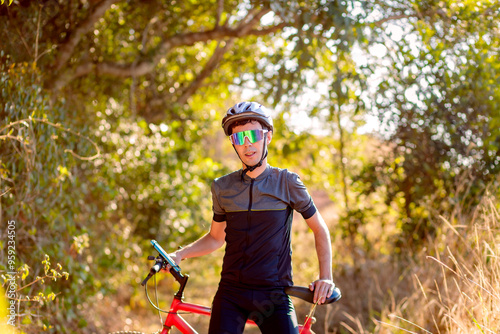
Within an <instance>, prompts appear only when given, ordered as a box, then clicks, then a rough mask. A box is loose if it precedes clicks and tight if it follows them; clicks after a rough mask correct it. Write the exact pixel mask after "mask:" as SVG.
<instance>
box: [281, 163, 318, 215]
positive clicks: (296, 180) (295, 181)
mask: <svg viewBox="0 0 500 334" xmlns="http://www.w3.org/2000/svg"><path fill="white" fill-rule="evenodd" d="M287 180H288V191H289V195H290V204H291V206H292V208H293V209H294V210H296V211H297V212H299V213H300V214H301V215H302V217H304V219H308V218H310V217H312V216H313V215H314V214H315V213H316V206H315V205H314V202H313V200H312V198H311V195H309V192H308V191H307V188H306V186H305V185H304V183H302V180H301V179H300V177H299V176H298V175H297V174H296V173H292V172H290V173H288V176H287Z"/></svg>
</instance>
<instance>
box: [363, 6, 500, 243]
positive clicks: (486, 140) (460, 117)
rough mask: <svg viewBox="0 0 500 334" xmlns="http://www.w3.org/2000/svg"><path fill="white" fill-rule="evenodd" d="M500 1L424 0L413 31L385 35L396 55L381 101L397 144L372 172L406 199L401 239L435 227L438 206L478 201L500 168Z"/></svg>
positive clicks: (388, 64)
mask: <svg viewBox="0 0 500 334" xmlns="http://www.w3.org/2000/svg"><path fill="white" fill-rule="evenodd" d="M498 9H499V5H498V3H497V2H495V1H483V2H479V3H468V2H467V3H464V2H462V1H446V2H439V3H434V2H416V3H415V10H416V13H417V17H416V18H413V19H411V18H409V19H407V20H406V24H405V26H404V28H402V30H401V31H404V35H400V36H397V35H396V36H394V37H393V39H391V36H390V35H389V36H388V35H385V34H384V33H381V35H380V36H382V38H380V39H378V40H377V41H378V43H380V44H382V45H385V46H386V47H387V49H386V50H387V57H384V63H383V66H384V68H385V71H386V75H385V78H384V80H382V81H381V82H380V84H379V85H378V90H377V92H376V95H375V96H374V97H373V101H375V103H374V107H375V108H374V109H375V112H376V113H377V114H378V116H379V118H380V120H381V123H382V124H383V126H384V128H383V131H384V132H383V135H384V136H385V138H386V142H387V145H388V146H390V147H392V151H391V154H390V155H388V156H386V157H385V158H384V159H381V160H379V161H378V162H375V163H373V164H372V165H371V166H367V167H366V170H365V172H366V174H365V181H367V182H368V183H370V184H378V185H379V186H380V185H383V186H385V187H387V189H388V191H387V197H386V198H387V202H388V203H390V202H395V203H399V205H400V206H401V209H402V212H403V215H402V217H401V221H400V223H401V228H402V230H403V234H402V238H401V244H404V243H407V240H409V241H410V244H417V245H418V244H420V243H421V242H422V240H423V239H424V238H425V236H426V235H427V234H428V233H432V227H431V224H430V217H429V210H436V212H437V213H438V214H440V213H442V212H445V211H449V210H450V208H453V207H455V206H457V205H460V206H461V208H462V209H463V210H464V211H467V210H469V211H470V210H474V208H475V206H476V205H477V203H478V200H479V198H480V196H481V195H482V194H483V192H484V191H485V189H486V186H487V185H488V184H489V183H490V182H492V181H493V180H495V178H496V175H498V172H499V171H500V169H499V168H500V153H499V148H500V145H499V144H500V132H499V130H498V129H499V128H498V124H499V121H500V118H499V117H500V115H499V114H498V106H499V102H500V91H499V90H498V87H499V85H498V84H499V83H500V72H499V66H498V62H497V59H498V56H499V43H500V35H499V33H498V32H499V19H500V17H499V13H500V12H499V10H498ZM384 28H385V30H384V31H389V30H390V29H387V27H384ZM392 28H394V26H393V27H392ZM404 29H406V30H404ZM393 30H394V29H393ZM457 188H458V189H459V190H458V191H456V189H457ZM370 189H372V190H373V189H374V188H373V187H371V188H370Z"/></svg>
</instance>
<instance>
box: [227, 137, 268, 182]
mask: <svg viewBox="0 0 500 334" xmlns="http://www.w3.org/2000/svg"><path fill="white" fill-rule="evenodd" d="M233 148H234V151H235V152H236V154H237V155H238V158H240V160H241V162H242V163H243V164H244V165H245V167H246V168H245V169H243V172H242V173H241V181H243V179H244V177H245V175H246V173H248V172H253V171H254V170H255V169H257V168H258V167H260V166H262V162H263V161H264V159H265V158H266V157H267V138H264V150H263V151H262V157H261V158H260V161H259V162H258V163H257V164H255V165H253V166H248V165H247V164H246V163H244V162H243V160H242V159H241V157H240V155H239V153H238V151H237V150H236V147H234V144H233Z"/></svg>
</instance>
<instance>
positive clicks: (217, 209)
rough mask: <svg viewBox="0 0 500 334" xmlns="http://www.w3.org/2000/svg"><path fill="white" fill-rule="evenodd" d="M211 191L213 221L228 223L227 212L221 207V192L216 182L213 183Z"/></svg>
mask: <svg viewBox="0 0 500 334" xmlns="http://www.w3.org/2000/svg"><path fill="white" fill-rule="evenodd" d="M211 191H212V210H213V212H214V216H213V220H214V221H215V222H218V223H222V222H224V221H226V212H225V211H224V209H223V208H222V206H221V205H220V201H219V197H218V195H219V191H218V187H217V184H216V181H214V182H212V187H211Z"/></svg>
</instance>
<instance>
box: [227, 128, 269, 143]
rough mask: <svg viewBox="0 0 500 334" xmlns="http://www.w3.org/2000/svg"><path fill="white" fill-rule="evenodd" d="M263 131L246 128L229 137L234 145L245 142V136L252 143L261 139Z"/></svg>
mask: <svg viewBox="0 0 500 334" xmlns="http://www.w3.org/2000/svg"><path fill="white" fill-rule="evenodd" d="M264 133H265V132H264V130H248V131H241V132H236V133H233V134H232V135H231V136H230V137H231V142H232V143H233V144H234V145H243V144H244V143H245V137H246V138H248V140H249V141H250V143H252V144H253V143H256V142H258V141H259V140H262V138H264Z"/></svg>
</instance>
